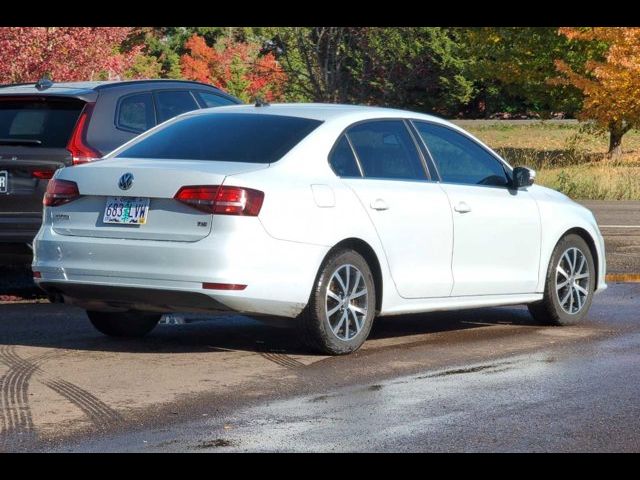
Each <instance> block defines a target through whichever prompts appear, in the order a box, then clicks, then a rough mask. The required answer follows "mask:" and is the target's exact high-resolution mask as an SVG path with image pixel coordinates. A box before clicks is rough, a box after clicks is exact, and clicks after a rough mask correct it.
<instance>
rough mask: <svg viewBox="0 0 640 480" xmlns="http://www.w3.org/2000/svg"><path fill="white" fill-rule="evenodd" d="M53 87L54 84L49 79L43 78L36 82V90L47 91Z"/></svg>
mask: <svg viewBox="0 0 640 480" xmlns="http://www.w3.org/2000/svg"><path fill="white" fill-rule="evenodd" d="M52 86H53V82H52V81H51V80H50V79H48V78H47V77H42V78H41V79H40V80H38V81H37V82H36V89H38V90H46V89H47V88H50V87H52Z"/></svg>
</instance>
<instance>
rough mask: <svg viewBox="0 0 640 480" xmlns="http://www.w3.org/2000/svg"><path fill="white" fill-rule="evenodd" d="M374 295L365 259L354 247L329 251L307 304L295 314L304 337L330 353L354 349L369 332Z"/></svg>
mask: <svg viewBox="0 0 640 480" xmlns="http://www.w3.org/2000/svg"><path fill="white" fill-rule="evenodd" d="M375 299H376V292H375V283H374V281H373V275H372V274H371V270H370V268H369V265H368V264H367V262H366V260H365V259H364V258H363V257H362V256H361V255H360V254H359V253H357V252H356V251H354V250H340V251H337V252H335V253H333V254H331V255H330V256H329V257H328V258H327V259H326V260H325V261H324V263H323V265H322V267H320V272H319V273H318V277H317V279H316V283H315V285H314V289H313V292H311V297H310V299H309V304H308V305H307V307H306V308H305V310H304V311H303V313H302V314H301V315H300V317H299V318H298V326H299V327H300V330H301V334H302V337H303V340H304V341H305V343H306V344H307V345H308V346H309V347H311V348H312V349H313V350H316V351H319V352H321V353H325V354H329V355H343V354H346V353H351V352H353V351H355V350H357V349H358V348H360V346H361V345H362V344H363V343H364V341H365V340H366V339H367V337H368V336H369V331H370V330H371V325H372V324H373V318H374V316H375V308H376V300H375Z"/></svg>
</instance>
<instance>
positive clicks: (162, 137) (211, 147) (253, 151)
mask: <svg viewBox="0 0 640 480" xmlns="http://www.w3.org/2000/svg"><path fill="white" fill-rule="evenodd" d="M321 123H322V122H321V121H319V120H312V119H309V118H300V117H286V116H281V115H267V114H264V115H261V114H251V113H215V110H214V111H212V112H211V113H201V114H195V115H189V116H186V117H183V118H180V119H177V120H176V121H174V122H172V123H169V124H167V125H166V126H164V127H160V128H159V130H156V131H154V132H152V133H150V134H147V135H146V136H144V137H142V138H140V140H139V141H136V142H135V143H133V144H132V145H131V146H130V147H128V148H125V149H124V150H122V151H120V152H118V153H117V154H116V156H117V157H127V158H152V159H173V160H208V161H220V162H248V163H273V162H276V161H278V160H280V158H282V157H283V156H284V155H285V154H286V153H287V152H288V151H289V150H291V149H292V148H293V147H295V146H296V145H297V144H298V143H299V142H300V141H301V140H302V139H303V138H305V137H306V136H307V135H309V134H310V133H311V132H312V131H313V130H315V129H316V128H317V127H318V126H319V125H320V124H321Z"/></svg>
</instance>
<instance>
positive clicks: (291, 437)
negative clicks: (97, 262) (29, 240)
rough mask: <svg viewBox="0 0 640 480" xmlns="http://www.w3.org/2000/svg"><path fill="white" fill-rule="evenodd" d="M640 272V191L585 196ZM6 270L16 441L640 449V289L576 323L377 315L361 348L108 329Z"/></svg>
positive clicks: (198, 447)
mask: <svg viewBox="0 0 640 480" xmlns="http://www.w3.org/2000/svg"><path fill="white" fill-rule="evenodd" d="M584 203H585V204H586V206H587V207H589V208H592V210H593V211H594V213H595V215H596V218H597V219H598V222H599V224H600V225H601V228H602V231H603V234H604V236H605V241H606V243H607V263H608V271H609V273H631V274H639V273H640V202H584ZM2 273H3V274H2V275H1V276H0V323H1V327H0V452H2V451H189V452H191V451H193V452H200V451H202V452H209V451H215V452H228V451H636V452H637V451H640V440H639V439H640V434H638V432H640V420H639V419H640V415H639V413H640V400H638V398H640V368H639V367H640V326H639V324H640V283H635V284H623V283H620V284H616V283H612V282H609V285H610V287H609V289H608V290H607V291H605V292H604V293H602V294H600V295H598V296H597V297H596V298H595V300H594V304H593V307H592V310H591V312H590V314H589V317H588V319H587V320H586V321H585V322H584V323H583V324H581V325H578V326H573V327H561V328H560V327H542V326H538V325H535V324H534V323H533V320H532V319H531V317H530V315H529V314H528V312H527V310H526V308H524V307H504V308H489V309H482V310H470V311H461V312H447V313H444V312H443V313H432V314H423V315H408V316H400V317H389V318H380V319H377V320H376V322H375V324H374V327H373V330H372V333H371V336H370V340H368V341H367V342H366V343H365V345H364V347H363V348H362V349H361V350H360V351H358V352H356V353H355V354H353V355H350V356H347V357H326V356H320V355H312V354H309V353H308V352H306V351H305V349H304V348H303V347H302V345H300V343H299V341H298V339H297V337H296V335H295V332H294V331H292V330H290V329H283V328H275V327H274V326H269V325H265V324H263V323H260V322H258V321H256V320H255V319H251V318H248V317H243V316H239V315H231V316H226V317H218V318H210V317H207V316H204V315H185V316H180V315H178V316H175V317H173V319H171V323H176V324H175V325H161V326H159V327H158V328H157V329H156V330H154V332H152V334H151V335H150V336H148V337H146V338H144V339H141V340H119V341H118V340H115V339H111V338H106V337H104V336H102V335H100V334H99V333H97V332H96V331H94V330H93V329H92V327H91V326H90V325H89V323H88V320H87V319H86V316H85V315H84V313H83V312H82V311H81V310H79V309H77V308H73V307H69V306H66V305H61V304H50V303H48V302H47V300H46V299H45V298H43V295H42V294H41V293H40V292H39V291H38V290H36V289H34V288H33V286H32V284H31V280H30V274H29V270H28V267H20V266H19V265H18V266H12V267H4V268H3V270H2Z"/></svg>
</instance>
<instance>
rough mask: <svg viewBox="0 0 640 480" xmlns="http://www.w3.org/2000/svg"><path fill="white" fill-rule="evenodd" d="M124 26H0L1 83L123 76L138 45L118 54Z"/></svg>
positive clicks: (136, 51)
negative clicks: (40, 79) (0, 53)
mask: <svg viewBox="0 0 640 480" xmlns="http://www.w3.org/2000/svg"><path fill="white" fill-rule="evenodd" d="M131 30H132V29H131V28H127V27H0V52H2V60H1V61H0V83H18V82H33V81H37V80H38V79H39V78H42V77H43V76H48V77H49V78H51V79H52V80H54V81H73V80H98V79H105V78H107V79H108V78H117V77H120V76H123V75H124V74H125V72H126V71H127V70H129V69H130V68H131V67H132V66H133V65H134V63H135V61H136V58H137V57H138V56H139V55H140V53H141V49H142V47H141V46H134V47H132V48H130V49H129V50H127V51H121V48H120V46H121V45H122V43H123V41H124V40H125V39H126V38H127V36H128V35H129V33H130V32H131Z"/></svg>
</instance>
